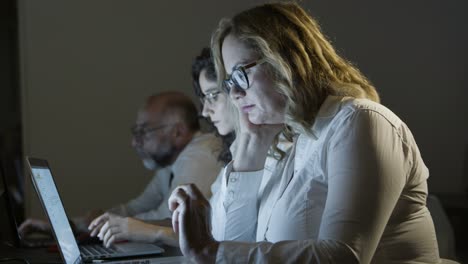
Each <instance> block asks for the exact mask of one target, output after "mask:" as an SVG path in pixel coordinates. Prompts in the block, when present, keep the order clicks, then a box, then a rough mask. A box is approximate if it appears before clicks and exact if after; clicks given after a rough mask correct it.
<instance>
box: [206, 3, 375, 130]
mask: <svg viewBox="0 0 468 264" xmlns="http://www.w3.org/2000/svg"><path fill="white" fill-rule="evenodd" d="M229 34H232V35H233V36H234V37H236V38H237V39H239V40H240V41H242V42H243V43H245V44H246V45H247V46H248V47H249V48H251V49H253V50H254V51H255V52H256V53H257V55H258V57H259V58H263V59H264V60H265V61H266V63H265V65H266V69H267V72H268V73H269V74H271V76H272V77H274V80H275V82H276V88H277V89H278V90H277V91H278V92H279V93H280V94H282V95H284V96H285V98H286V102H287V103H286V118H285V120H286V121H285V123H286V125H287V126H289V127H290V128H292V131H293V132H294V133H307V134H309V133H311V127H312V125H313V123H314V121H315V118H316V116H317V113H318V111H319V108H320V106H321V105H322V103H323V101H324V100H325V98H326V97H327V96H328V95H338V96H350V97H354V98H367V99H370V100H372V101H375V102H379V101H380V99H379V95H378V94H377V91H376V89H375V88H374V87H373V86H372V84H371V83H370V82H369V80H367V78H366V77H365V76H364V75H363V74H362V73H361V72H360V71H359V70H358V69H357V68H356V67H354V66H353V64H352V63H351V62H349V61H347V60H346V59H344V58H342V57H340V56H339V55H338V54H337V52H336V51H335V49H334V48H333V46H332V45H331V43H330V41H328V40H327V38H326V36H325V35H324V34H323V33H322V32H321V30H320V26H319V24H318V23H317V21H315V20H314V19H313V18H312V17H311V16H310V15H309V14H307V12H306V11H305V10H304V9H303V8H301V7H300V6H299V5H298V4H297V3H293V2H289V3H284V2H283V3H271V4H264V5H260V6H257V7H254V8H251V9H248V10H246V11H243V12H241V13H239V14H237V15H236V16H234V17H233V18H231V19H222V20H221V21H220V23H219V25H218V27H217V29H216V30H215V32H214V33H213V35H212V39H211V49H212V52H213V59H214V63H215V68H216V72H217V76H218V81H219V82H220V85H221V82H222V80H224V79H225V78H226V69H225V68H224V62H223V59H222V54H221V48H222V44H223V41H224V39H225V38H226V36H228V35H229Z"/></svg>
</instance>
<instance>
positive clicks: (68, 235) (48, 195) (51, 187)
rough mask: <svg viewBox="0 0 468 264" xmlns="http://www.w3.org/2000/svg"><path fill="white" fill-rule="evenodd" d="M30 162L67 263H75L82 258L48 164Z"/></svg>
mask: <svg viewBox="0 0 468 264" xmlns="http://www.w3.org/2000/svg"><path fill="white" fill-rule="evenodd" d="M29 162H30V167H31V173H32V179H33V182H34V185H35V187H36V191H37V193H38V195H39V198H40V199H41V201H42V205H43V206H44V209H45V210H46V212H47V215H48V217H49V220H50V224H51V225H52V228H53V230H54V233H55V237H56V239H57V242H58V244H59V247H60V251H61V252H62V256H63V258H64V260H65V263H67V264H68V263H75V262H76V261H77V260H78V258H79V257H80V250H79V249H78V245H77V244H76V240H75V237H74V236H73V232H72V229H71V227H70V223H69V222H68V218H67V216H66V214H65V209H64V208H63V205H62V201H61V200H60V196H59V194H58V191H57V187H56V186H55V183H54V180H53V178H52V173H51V171H50V169H49V167H48V166H47V162H45V161H44V163H45V164H44V165H35V164H34V163H35V162H34V161H32V160H29Z"/></svg>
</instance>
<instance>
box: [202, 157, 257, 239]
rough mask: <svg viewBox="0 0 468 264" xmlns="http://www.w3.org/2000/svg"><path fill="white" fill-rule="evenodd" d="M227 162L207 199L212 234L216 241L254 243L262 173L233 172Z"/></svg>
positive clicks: (230, 164)
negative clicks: (208, 201) (214, 191)
mask: <svg viewBox="0 0 468 264" xmlns="http://www.w3.org/2000/svg"><path fill="white" fill-rule="evenodd" d="M232 164H233V162H230V163H229V164H228V165H227V166H226V167H225V168H224V169H223V170H222V171H221V175H220V176H219V177H221V179H220V185H219V188H218V190H217V192H216V193H215V194H214V195H213V197H212V199H211V200H210V203H211V208H212V215H211V217H212V221H211V223H212V234H213V237H214V238H215V239H216V240H218V241H221V240H231V241H249V242H253V241H255V237H256V230H257V212H258V188H259V186H260V183H261V180H262V175H263V170H260V171H253V172H233V171H232Z"/></svg>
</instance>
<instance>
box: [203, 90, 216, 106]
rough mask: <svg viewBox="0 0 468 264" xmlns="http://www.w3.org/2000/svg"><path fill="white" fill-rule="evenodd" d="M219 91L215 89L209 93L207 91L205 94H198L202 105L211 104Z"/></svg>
mask: <svg viewBox="0 0 468 264" xmlns="http://www.w3.org/2000/svg"><path fill="white" fill-rule="evenodd" d="M220 93H221V92H220V91H215V92H211V93H207V94H205V95H202V96H200V97H199V98H200V103H201V104H202V105H205V104H206V103H208V104H210V105H212V104H213V103H214V102H216V100H217V99H218V95H219V94H220Z"/></svg>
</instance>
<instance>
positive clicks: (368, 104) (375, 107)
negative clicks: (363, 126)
mask: <svg viewBox="0 0 468 264" xmlns="http://www.w3.org/2000/svg"><path fill="white" fill-rule="evenodd" d="M366 113H368V114H369V115H370V114H372V113H375V114H376V116H381V117H383V118H384V119H385V120H387V121H388V122H389V123H390V124H391V125H392V126H394V127H399V126H400V125H401V124H402V121H401V120H400V118H398V116H396V115H395V114H394V113H393V112H392V111H391V110H390V109H388V108H386V107H385V106H383V105H382V104H379V103H377V102H374V101H371V100H368V99H360V98H351V97H339V96H329V97H327V99H326V100H325V102H324V103H323V104H322V106H321V107H320V110H319V113H318V114H317V118H316V120H315V122H314V124H313V126H312V131H313V134H314V135H316V136H317V138H312V137H309V136H306V135H303V134H302V135H300V138H302V140H306V141H308V139H310V140H317V139H318V138H320V137H321V135H322V134H324V133H326V131H329V129H330V128H331V127H339V126H340V125H342V124H343V123H344V121H345V120H348V119H350V118H353V117H355V116H357V115H358V114H366Z"/></svg>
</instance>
